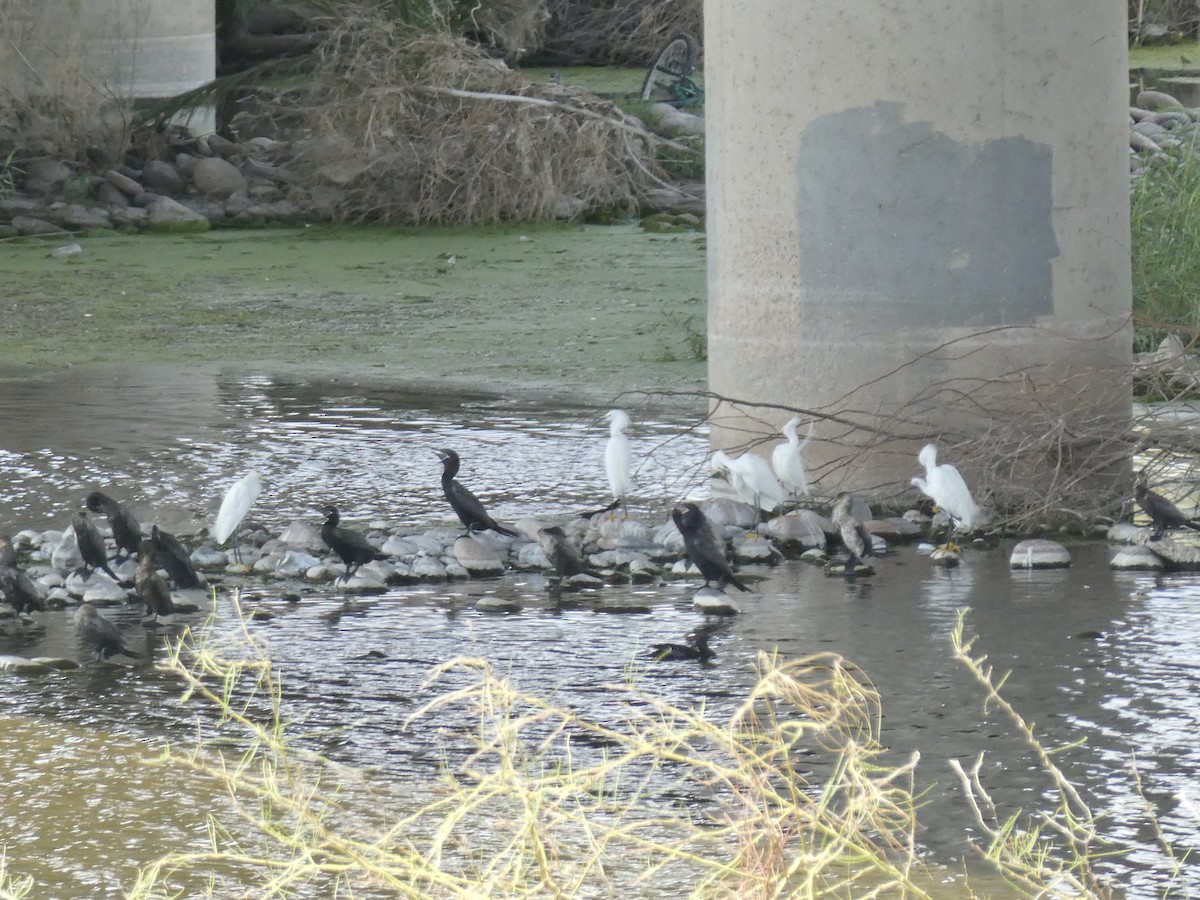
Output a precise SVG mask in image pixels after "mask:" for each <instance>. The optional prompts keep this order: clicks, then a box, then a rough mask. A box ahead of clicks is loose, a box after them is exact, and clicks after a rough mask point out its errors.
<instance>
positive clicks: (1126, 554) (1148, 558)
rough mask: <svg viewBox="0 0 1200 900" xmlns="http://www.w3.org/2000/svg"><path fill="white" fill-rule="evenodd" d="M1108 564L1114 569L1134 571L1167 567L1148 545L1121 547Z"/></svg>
mask: <svg viewBox="0 0 1200 900" xmlns="http://www.w3.org/2000/svg"><path fill="white" fill-rule="evenodd" d="M1109 565H1110V566H1112V567H1113V568H1114V569H1133V570H1135V571H1157V570H1159V569H1165V568H1166V567H1167V564H1166V563H1165V562H1164V561H1163V560H1162V558H1161V557H1160V556H1159V555H1158V554H1157V553H1155V552H1154V551H1153V550H1151V549H1150V548H1149V547H1122V548H1121V549H1119V550H1118V551H1117V553H1116V555H1115V556H1114V557H1113V558H1112V562H1111V563H1109Z"/></svg>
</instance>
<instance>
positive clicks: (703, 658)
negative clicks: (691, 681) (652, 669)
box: [650, 628, 717, 662]
mask: <svg viewBox="0 0 1200 900" xmlns="http://www.w3.org/2000/svg"><path fill="white" fill-rule="evenodd" d="M712 631H713V629H712V628H697V629H696V632H695V635H694V637H695V641H694V642H693V643H690V644H654V645H653V646H651V647H650V655H651V656H653V657H654V659H655V661H657V662H675V661H678V660H688V659H694V660H696V661H697V662H708V661H709V660H710V659H714V658H715V657H716V655H717V652H716V651H715V650H713V649H712V648H711V647H709V646H708V636H709V635H710V634H711V633H712Z"/></svg>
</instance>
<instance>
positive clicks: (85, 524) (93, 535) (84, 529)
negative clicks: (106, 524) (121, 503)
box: [71, 512, 121, 584]
mask: <svg viewBox="0 0 1200 900" xmlns="http://www.w3.org/2000/svg"><path fill="white" fill-rule="evenodd" d="M71 527H72V528H73V529H74V530H75V543H76V544H78V545H79V555H80V556H81V557H83V566H84V568H85V569H88V570H89V574H91V571H94V570H95V569H103V570H104V571H105V572H107V573H108V577H109V578H111V579H112V580H113V581H115V582H117V583H118V584H120V583H121V579H120V578H118V577H117V573H116V572H114V571H113V570H112V569H110V568H109V567H108V550H107V549H106V548H105V546H104V538H102V537H100V532H99V531H97V530H96V526H95V525H93V524H92V523H91V521H90V520H89V519H88V517H87V513H83V512H81V513H78V514H77V515H76V516H75V518H73V519H72V520H71Z"/></svg>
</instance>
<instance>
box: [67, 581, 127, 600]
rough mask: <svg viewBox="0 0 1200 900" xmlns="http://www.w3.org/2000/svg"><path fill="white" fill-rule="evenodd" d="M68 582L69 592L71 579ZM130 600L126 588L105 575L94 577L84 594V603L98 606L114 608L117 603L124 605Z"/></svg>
mask: <svg viewBox="0 0 1200 900" xmlns="http://www.w3.org/2000/svg"><path fill="white" fill-rule="evenodd" d="M67 581H68V583H67V590H68V591H69V590H70V589H71V587H70V579H68V580H67ZM128 598H129V593H128V592H127V591H126V590H125V588H123V587H121V586H120V585H119V584H117V583H116V582H115V581H113V580H112V579H110V578H107V577H106V576H103V575H100V576H95V575H93V576H92V578H91V579H90V583H89V584H88V587H87V589H86V590H84V592H83V602H84V603H92V604H95V605H96V606H112V605H114V604H116V603H124V602H125V601H126V600H127V599H128Z"/></svg>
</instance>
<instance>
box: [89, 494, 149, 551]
mask: <svg viewBox="0 0 1200 900" xmlns="http://www.w3.org/2000/svg"><path fill="white" fill-rule="evenodd" d="M87 508H88V509H90V510H91V511H92V512H94V513H100V512H102V513H104V515H106V516H108V526H109V528H111V529H112V536H113V541H114V542H115V543H116V545H117V557H116V558H117V559H118V560H120V558H121V551H122V550H124V551H125V556H126V558H128V559H132V558H133V554H134V553H136V552H137V548H138V545H139V544H141V542H142V526H141V525H139V524H138V520H137V519H135V518H134V517H133V513H131V512H130V511H129V510H128V509H126V508H125V506H124V505H123V504H120V503H118V502H117V501H116V500H114V499H113V498H112V497H110V496H108V494H102V493H100V492H99V491H92V492H91V493H90V494H88V495H87Z"/></svg>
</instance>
